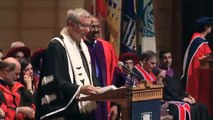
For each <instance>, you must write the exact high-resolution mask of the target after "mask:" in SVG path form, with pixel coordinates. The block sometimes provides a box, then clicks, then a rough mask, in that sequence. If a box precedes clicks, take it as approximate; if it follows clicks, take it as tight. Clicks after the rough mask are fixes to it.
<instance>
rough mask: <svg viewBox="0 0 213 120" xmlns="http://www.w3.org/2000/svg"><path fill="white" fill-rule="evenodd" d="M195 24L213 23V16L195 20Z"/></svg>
mask: <svg viewBox="0 0 213 120" xmlns="http://www.w3.org/2000/svg"><path fill="white" fill-rule="evenodd" d="M195 24H196V25H198V26H205V25H213V18H210V17H200V18H198V19H197V20H196V21H195Z"/></svg>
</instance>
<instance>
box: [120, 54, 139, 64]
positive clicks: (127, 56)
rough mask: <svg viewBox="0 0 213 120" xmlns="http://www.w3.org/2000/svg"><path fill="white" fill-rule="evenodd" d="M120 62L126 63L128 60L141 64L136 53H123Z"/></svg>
mask: <svg viewBox="0 0 213 120" xmlns="http://www.w3.org/2000/svg"><path fill="white" fill-rule="evenodd" d="M119 60H120V61H122V62H124V61H127V60H133V62H134V64H138V63H139V61H140V60H139V57H138V55H137V54H136V53H132V52H127V53H123V54H121V55H120V57H119Z"/></svg>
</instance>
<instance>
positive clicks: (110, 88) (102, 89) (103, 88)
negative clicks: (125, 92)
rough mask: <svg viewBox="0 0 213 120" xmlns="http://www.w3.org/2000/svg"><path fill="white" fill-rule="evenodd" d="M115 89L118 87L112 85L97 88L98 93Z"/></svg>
mask: <svg viewBox="0 0 213 120" xmlns="http://www.w3.org/2000/svg"><path fill="white" fill-rule="evenodd" d="M116 89H118V88H117V87H115V86H114V85H109V86H105V87H101V88H100V89H98V93H104V92H106V91H111V90H116Z"/></svg>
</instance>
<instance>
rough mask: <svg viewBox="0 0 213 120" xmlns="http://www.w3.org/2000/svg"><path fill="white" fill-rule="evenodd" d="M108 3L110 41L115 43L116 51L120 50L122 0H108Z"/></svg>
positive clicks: (117, 52)
mask: <svg viewBox="0 0 213 120" xmlns="http://www.w3.org/2000/svg"><path fill="white" fill-rule="evenodd" d="M106 3H107V6H108V8H107V10H108V12H107V24H108V35H109V41H110V43H111V44H112V45H113V47H114V49H115V52H116V54H117V55H119V52H120V21H121V6H122V0H106Z"/></svg>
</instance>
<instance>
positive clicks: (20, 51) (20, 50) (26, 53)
mask: <svg viewBox="0 0 213 120" xmlns="http://www.w3.org/2000/svg"><path fill="white" fill-rule="evenodd" d="M30 55H31V51H30V49H29V48H28V47H15V48H11V49H10V50H9V51H8V52H7V55H6V57H13V58H15V59H17V60H20V59H22V58H26V59H29V58H30Z"/></svg>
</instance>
